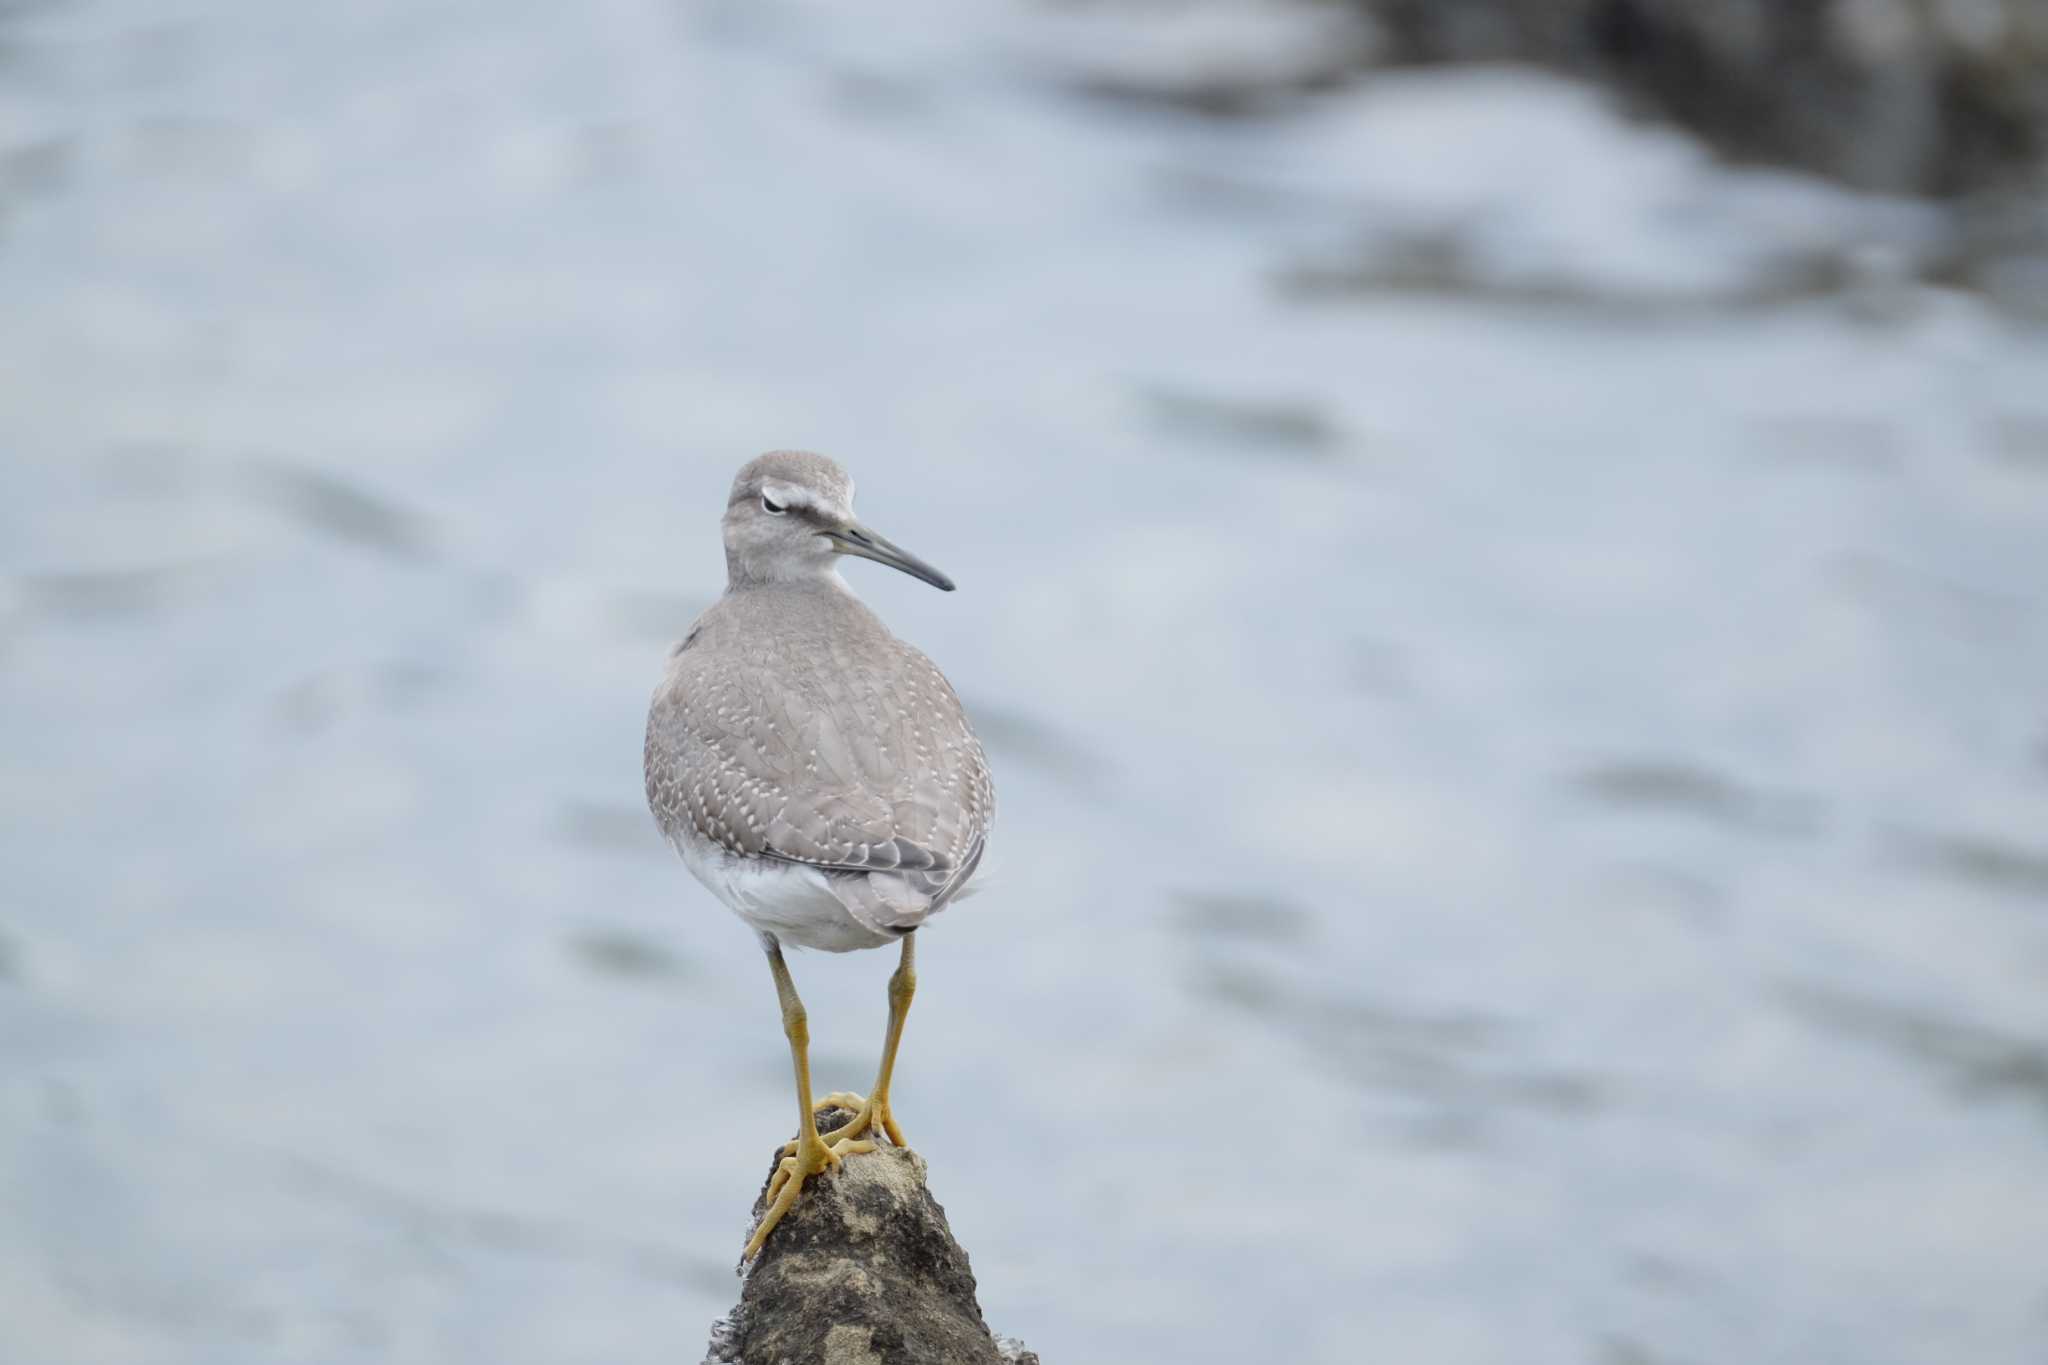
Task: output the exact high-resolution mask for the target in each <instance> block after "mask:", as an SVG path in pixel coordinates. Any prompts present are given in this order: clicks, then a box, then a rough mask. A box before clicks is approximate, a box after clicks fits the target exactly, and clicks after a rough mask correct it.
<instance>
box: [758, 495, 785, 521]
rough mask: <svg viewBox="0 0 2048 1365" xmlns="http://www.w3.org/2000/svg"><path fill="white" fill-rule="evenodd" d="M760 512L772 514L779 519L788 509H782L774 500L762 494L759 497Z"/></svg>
mask: <svg viewBox="0 0 2048 1365" xmlns="http://www.w3.org/2000/svg"><path fill="white" fill-rule="evenodd" d="M761 510H762V511H763V512H772V513H774V514H775V515H776V516H778V517H779V516H781V515H782V514H783V513H784V512H787V511H788V510H789V509H788V508H787V507H784V506H783V505H782V504H781V503H779V502H777V501H776V500H775V499H773V498H771V497H769V496H768V495H767V494H766V493H763V494H762V495H761Z"/></svg>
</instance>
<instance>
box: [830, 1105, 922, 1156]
mask: <svg viewBox="0 0 2048 1365" xmlns="http://www.w3.org/2000/svg"><path fill="white" fill-rule="evenodd" d="M835 1098H848V1099H853V1100H856V1101H858V1103H856V1104H851V1105H848V1106H847V1108H849V1109H851V1110H853V1117H852V1118H850V1119H848V1120H847V1121H846V1122H844V1123H842V1124H840V1125H839V1126H838V1127H837V1128H834V1129H833V1130H832V1131H831V1132H829V1133H823V1134H820V1137H822V1138H823V1139H824V1141H826V1142H843V1141H845V1140H847V1139H849V1138H857V1137H859V1136H860V1135H861V1134H863V1133H866V1134H868V1135H869V1136H873V1135H874V1134H875V1132H876V1131H877V1130H879V1131H880V1132H882V1133H885V1134H887V1135H888V1138H889V1145H890V1146H892V1147H908V1146H909V1145H910V1144H909V1143H907V1142H905V1141H904V1140H903V1130H902V1129H901V1128H898V1127H897V1126H896V1116H895V1115H894V1114H892V1113H890V1112H889V1097H888V1096H887V1095H882V1096H879V1097H878V1098H877V1099H872V1100H864V1099H861V1097H860V1096H858V1095H852V1096H840V1097H835ZM868 1145H869V1146H871V1147H872V1146H873V1145H874V1144H873V1143H869V1144H868Z"/></svg>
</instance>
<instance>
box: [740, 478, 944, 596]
mask: <svg viewBox="0 0 2048 1365" xmlns="http://www.w3.org/2000/svg"><path fill="white" fill-rule="evenodd" d="M840 555H858V556H860V557H861V558H862V559H872V560H874V561H875V562H876V563H877V564H887V565H888V566H889V567H890V568H892V569H901V570H902V571H903V572H904V573H907V574H909V575H910V576H911V577H912V578H921V579H923V580H924V581H925V582H927V583H929V584H931V585H932V586H933V587H935V588H939V589H941V590H943V591H945V592H951V591H953V580H952V579H950V578H948V577H946V575H944V574H942V573H940V572H939V571H938V570H937V569H934V568H933V567H932V566H931V565H929V564H927V563H925V562H924V561H923V560H922V559H919V558H918V557H917V556H916V555H914V554H912V553H910V552H909V551H908V550H905V549H903V548H902V547H900V546H898V545H895V544H893V543H891V542H890V541H889V540H888V539H887V538H886V537H884V536H881V535H878V534H876V533H875V532H874V531H871V530H869V529H868V528H867V527H865V526H863V525H861V523H860V522H859V521H858V520H856V519H855V517H854V515H853V480H852V479H850V478H848V477H847V475H846V471H845V470H843V469H841V468H840V467H839V466H838V464H836V463H835V462H833V461H831V460H828V459H826V458H825V457H824V456H823V455H815V454H812V453H811V452H810V451H808V450H771V451H769V452H768V453H767V454H766V455H758V456H756V457H754V458H753V459H751V460H749V461H747V463H746V465H745V466H744V467H743V468H742V469H741V470H740V472H739V475H738V476H737V477H736V478H734V479H733V481H732V497H731V498H730V499H728V500H727V502H726V504H725V563H726V570H727V572H728V573H729V574H730V575H731V578H732V581H733V582H735V583H786V582H792V581H796V580H799V579H804V578H815V577H818V576H819V575H821V574H826V573H830V572H831V571H832V567H833V564H834V562H835V561H836V560H837V559H838V557H839V556H840Z"/></svg>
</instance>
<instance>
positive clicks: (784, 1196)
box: [740, 1138, 875, 1261]
mask: <svg viewBox="0 0 2048 1365" xmlns="http://www.w3.org/2000/svg"><path fill="white" fill-rule="evenodd" d="M783 1150H784V1151H786V1152H792V1153H793V1155H790V1156H785V1157H784V1158H783V1159H782V1164H781V1165H779V1166H777V1167H776V1168H775V1175H774V1177H773V1178H772V1179H771V1180H769V1182H768V1211H767V1212H766V1213H763V1214H762V1215H761V1223H760V1226H758V1227H756V1228H755V1229H754V1235H753V1236H752V1237H750V1238H748V1239H747V1246H746V1250H744V1251H742V1252H741V1253H740V1259H741V1260H743V1261H751V1260H753V1259H754V1257H756V1256H758V1255H760V1253H761V1245H762V1243H764V1242H766V1241H767V1240H768V1234H769V1233H771V1232H773V1231H774V1230H775V1225H776V1224H777V1223H779V1222H781V1221H782V1215H783V1214H785V1213H788V1212H789V1210H790V1207H791V1206H792V1205H794V1204H795V1203H796V1197H797V1195H798V1194H800V1193H801V1192H802V1191H803V1187H804V1182H805V1181H806V1180H808V1179H810V1178H811V1177H812V1176H814V1175H818V1174H820V1173H821V1172H824V1171H829V1170H831V1169H833V1168H834V1167H835V1166H837V1165H838V1164H839V1163H840V1161H842V1160H843V1159H845V1158H846V1157H850V1156H859V1155H861V1154H862V1153H863V1152H872V1151H874V1150H875V1144H874V1143H872V1142H852V1141H848V1140H846V1139H840V1140H838V1141H834V1142H831V1143H829V1144H828V1143H827V1142H826V1141H825V1140H824V1139H823V1138H819V1139H816V1140H815V1141H806V1140H805V1139H803V1138H798V1139H797V1140H796V1141H795V1142H792V1143H790V1144H789V1145H788V1146H787V1147H785V1148H783Z"/></svg>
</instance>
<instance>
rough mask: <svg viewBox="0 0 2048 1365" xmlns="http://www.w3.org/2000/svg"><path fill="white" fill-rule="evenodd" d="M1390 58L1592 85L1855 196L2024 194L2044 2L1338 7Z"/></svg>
mask: <svg viewBox="0 0 2048 1365" xmlns="http://www.w3.org/2000/svg"><path fill="white" fill-rule="evenodd" d="M1351 3H1352V4H1353V5H1355V6H1357V7H1358V8H1359V9H1361V10H1363V11H1364V12H1365V13H1366V14H1367V15H1368V16H1369V17H1370V18H1371V20H1372V21H1373V22H1374V23H1375V24H1376V25H1377V27H1378V29H1379V31H1380V38H1381V45H1380V46H1381V56H1382V58H1383V59H1384V60H1389V61H1393V62H1445V61H1500V60H1520V61H1531V62H1537V63H1541V64H1543V65H1546V66H1552V67H1557V68H1562V69H1564V70H1567V71H1571V72H1575V73H1577V74H1581V75H1587V76H1592V77H1596V78H1598V79H1601V80H1603V81H1604V82H1606V83H1608V84H1610V85H1612V86H1615V87H1617V88H1619V89H1621V90H1623V91H1625V92H1627V93H1628V94H1629V95H1631V96H1633V97H1634V98H1636V99H1637V100H1638V101H1640V102H1641V103H1643V104H1645V105H1647V106H1649V107H1650V108H1652V109H1654V110H1655V111H1657V112H1659V113H1662V114H1664V115H1667V116H1669V117H1670V118H1672V119H1674V120H1675V121H1677V122H1679V123H1682V124H1685V125H1687V126H1688V127H1691V128H1693V129H1695V130H1697V131H1698V132H1699V133H1701V134H1702V135H1703V136H1705V137H1707V138H1708V139H1710V140H1711V141H1713V142H1715V143H1716V144H1718V145H1719V146H1721V147H1722V148H1724V149H1725V150H1727V151H1729V152H1731V153H1733V154H1735V155H1738V156H1742V157H1746V158H1752V159H1758V160H1765V161H1771V162H1783V163H1787V164H1791V165H1796V166H1803V167H1806V168H1808V169H1811V170H1816V171H1820V172H1822V173H1824V174H1827V175H1830V176H1833V177H1836V178H1838V179H1840V180H1843V181H1845V182H1847V183H1849V184H1852V185H1856V186H1859V187H1862V188H1866V189H1873V190H1881V191H1886V192H1893V193H1910V194H1935V195H1952V194H1958V193H1962V192H1967V191H1976V190H1983V189H2000V188H2003V189H2014V188H2016V187H2019V188H2028V187H2038V184H2039V181H2038V179H2037V177H2038V176H2039V175H2040V173H2041V169H2042V162H2043V158H2044V153H2048V3H2043V0H1951V2H1949V3H1943V2H1942V0H1351Z"/></svg>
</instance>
